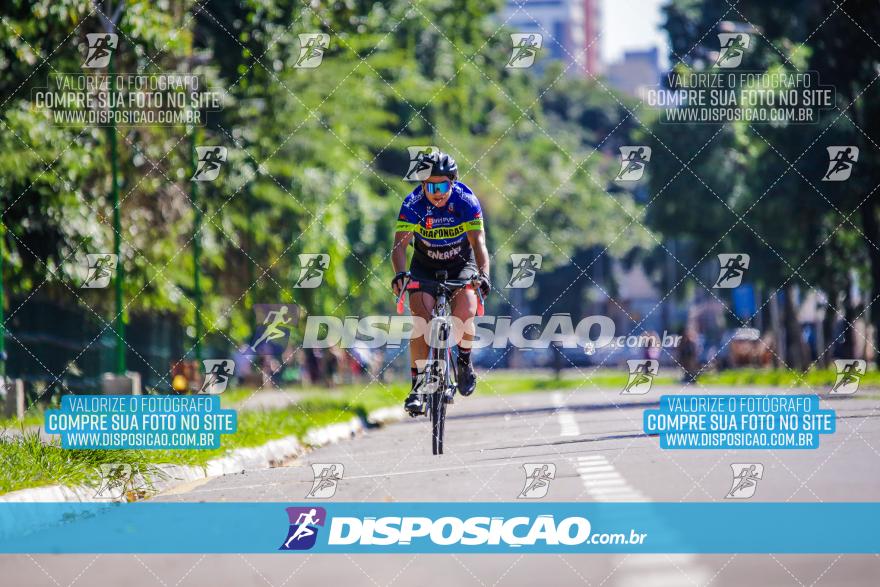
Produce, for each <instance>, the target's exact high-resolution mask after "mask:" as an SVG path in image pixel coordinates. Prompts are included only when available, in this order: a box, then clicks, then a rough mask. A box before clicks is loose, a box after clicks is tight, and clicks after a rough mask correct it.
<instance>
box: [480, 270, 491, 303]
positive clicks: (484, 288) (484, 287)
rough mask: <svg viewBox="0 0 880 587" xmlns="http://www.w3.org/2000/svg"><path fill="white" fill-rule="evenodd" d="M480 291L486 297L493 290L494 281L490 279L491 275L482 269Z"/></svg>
mask: <svg viewBox="0 0 880 587" xmlns="http://www.w3.org/2000/svg"><path fill="white" fill-rule="evenodd" d="M479 278H480V293H481V294H483V297H484V298H485V297H486V296H487V295H489V292H490V291H492V282H491V281H489V275H488V274H486V272H485V271H480V275H479Z"/></svg>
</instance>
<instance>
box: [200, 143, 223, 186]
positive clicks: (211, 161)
mask: <svg viewBox="0 0 880 587" xmlns="http://www.w3.org/2000/svg"><path fill="white" fill-rule="evenodd" d="M196 156H197V158H198V165H197V166H196V172H195V173H194V174H193V176H192V181H214V180H215V179H217V176H218V175H220V165H221V164H222V163H224V162H225V161H226V147H196Z"/></svg>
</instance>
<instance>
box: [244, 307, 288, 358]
mask: <svg viewBox="0 0 880 587" xmlns="http://www.w3.org/2000/svg"><path fill="white" fill-rule="evenodd" d="M296 310H297V308H296V306H294V305H292V304H255V306H254V311H255V312H256V313H257V318H258V319H259V317H260V315H261V314H262V315H263V320H262V322H261V324H262V327H261V328H260V329H259V330H258V332H260V333H261V334H260V336H259V337H257V339H256V340H255V341H254V344H252V345H251V350H252V351H254V352H256V351H257V347H259V346H260V345H261V344H264V343H275V344H276V345H277V346H281V347H283V348H287V341H288V339H289V338H290V329H291V328H292V327H293V325H294V324H296V319H297V316H298V314H297V311H296Z"/></svg>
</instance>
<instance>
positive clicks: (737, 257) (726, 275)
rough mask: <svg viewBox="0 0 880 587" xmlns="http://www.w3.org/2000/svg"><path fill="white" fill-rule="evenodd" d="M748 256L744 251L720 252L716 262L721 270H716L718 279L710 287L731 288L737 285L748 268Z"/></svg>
mask: <svg viewBox="0 0 880 587" xmlns="http://www.w3.org/2000/svg"><path fill="white" fill-rule="evenodd" d="M750 258H751V257H749V256H748V255H746V254H745V253H721V254H719V255H718V264H719V265H720V266H721V270H720V271H719V272H718V280H717V281H716V282H715V285H713V286H712V289H731V288H734V287H739V284H740V283H742V280H743V275H745V273H746V269H748V268H749V259H750Z"/></svg>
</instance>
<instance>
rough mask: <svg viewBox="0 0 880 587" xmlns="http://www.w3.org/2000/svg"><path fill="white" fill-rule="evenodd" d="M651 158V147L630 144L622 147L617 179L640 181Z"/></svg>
mask: <svg viewBox="0 0 880 587" xmlns="http://www.w3.org/2000/svg"><path fill="white" fill-rule="evenodd" d="M650 160H651V147H646V146H644V145H629V146H623V147H620V171H619V172H618V173H617V177H615V178H614V180H615V181H639V180H640V179H642V175H644V174H645V166H646V165H647V164H648V161H650Z"/></svg>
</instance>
